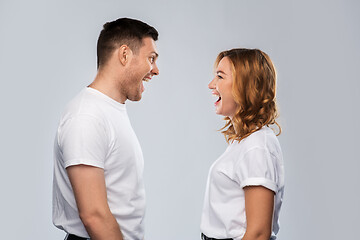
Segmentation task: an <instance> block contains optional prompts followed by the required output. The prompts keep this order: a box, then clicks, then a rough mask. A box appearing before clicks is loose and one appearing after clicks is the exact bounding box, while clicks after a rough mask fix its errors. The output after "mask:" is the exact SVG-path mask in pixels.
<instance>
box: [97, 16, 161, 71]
mask: <svg viewBox="0 0 360 240" xmlns="http://www.w3.org/2000/svg"><path fill="white" fill-rule="evenodd" d="M158 35H159V33H158V32H157V31H156V29H155V28H153V27H152V26H149V25H148V24H146V23H144V22H141V21H139V20H136V19H130V18H119V19H117V20H115V21H112V22H107V23H105V24H104V26H103V29H102V31H101V32H100V36H99V39H98V42H97V67H98V68H99V67H100V66H102V65H104V64H105V63H106V62H107V61H108V59H109V58H110V56H111V54H112V53H113V51H114V50H115V49H117V48H118V47H120V46H121V45H127V46H128V47H129V48H130V49H131V50H132V51H133V52H134V53H135V54H136V53H137V51H138V49H139V48H140V47H141V45H142V39H143V38H145V37H151V38H152V39H154V41H156V40H157V39H158Z"/></svg>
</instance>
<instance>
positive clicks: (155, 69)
mask: <svg viewBox="0 0 360 240" xmlns="http://www.w3.org/2000/svg"><path fill="white" fill-rule="evenodd" d="M151 73H152V74H153V75H159V68H158V67H157V65H156V64H154V67H153V69H152V70H151Z"/></svg>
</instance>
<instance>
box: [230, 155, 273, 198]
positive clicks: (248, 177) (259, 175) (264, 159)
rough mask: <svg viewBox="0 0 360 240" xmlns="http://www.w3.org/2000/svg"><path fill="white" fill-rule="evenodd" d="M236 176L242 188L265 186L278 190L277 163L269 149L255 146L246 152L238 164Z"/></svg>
mask: <svg viewBox="0 0 360 240" xmlns="http://www.w3.org/2000/svg"><path fill="white" fill-rule="evenodd" d="M236 176H237V178H238V181H239V183H240V186H241V188H244V187H246V186H263V187H266V188H268V189H270V190H272V191H273V192H275V193H276V192H277V190H278V187H277V183H276V182H277V170H276V164H275V162H274V161H273V158H272V157H271V154H270V152H269V151H268V150H266V149H264V148H253V149H251V150H249V151H248V152H246V154H245V155H244V157H243V158H242V159H240V160H239V162H238V163H237V166H236Z"/></svg>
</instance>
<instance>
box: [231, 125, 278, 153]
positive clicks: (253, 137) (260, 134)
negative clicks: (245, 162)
mask: <svg viewBox="0 0 360 240" xmlns="http://www.w3.org/2000/svg"><path fill="white" fill-rule="evenodd" d="M236 144H237V145H238V147H239V148H242V151H244V152H247V151H250V150H252V149H259V148H260V149H265V150H268V151H270V152H272V151H273V150H274V149H277V148H279V147H280V144H279V141H278V139H277V137H276V135H275V133H274V131H273V130H272V129H271V128H270V127H268V126H264V127H262V128H261V129H259V130H257V131H256V132H254V133H252V134H250V135H249V136H248V137H246V138H245V139H243V140H241V141H240V142H237V143H236Z"/></svg>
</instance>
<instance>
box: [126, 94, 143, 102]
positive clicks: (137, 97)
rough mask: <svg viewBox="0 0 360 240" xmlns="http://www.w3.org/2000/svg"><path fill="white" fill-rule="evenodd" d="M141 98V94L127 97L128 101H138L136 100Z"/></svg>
mask: <svg viewBox="0 0 360 240" xmlns="http://www.w3.org/2000/svg"><path fill="white" fill-rule="evenodd" d="M141 98H142V94H140V95H136V96H132V97H129V98H128V99H129V100H130V101H133V102H138V101H140V100H141Z"/></svg>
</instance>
